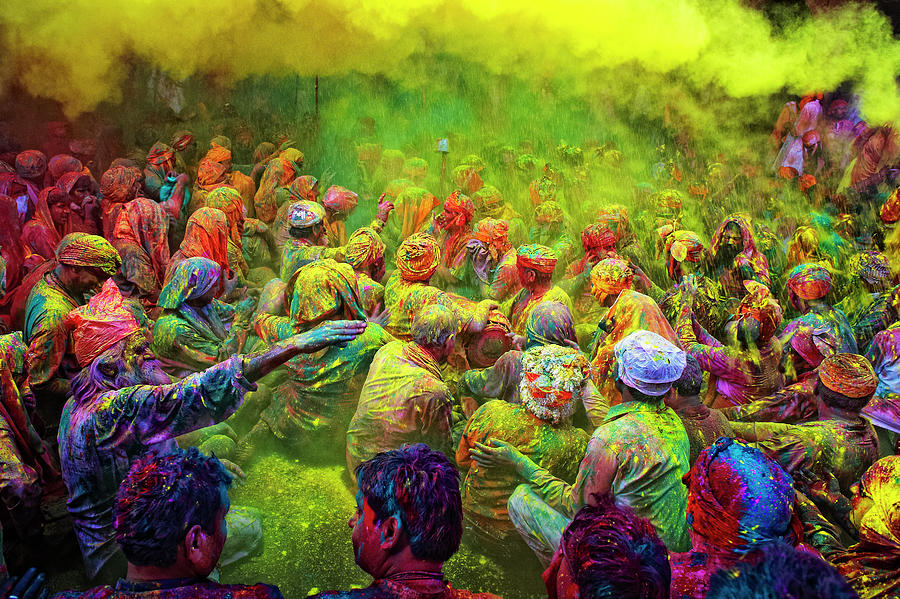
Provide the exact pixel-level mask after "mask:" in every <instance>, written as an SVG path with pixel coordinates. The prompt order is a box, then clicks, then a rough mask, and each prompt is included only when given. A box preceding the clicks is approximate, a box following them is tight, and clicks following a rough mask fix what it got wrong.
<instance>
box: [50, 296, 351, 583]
mask: <svg viewBox="0 0 900 599" xmlns="http://www.w3.org/2000/svg"><path fill="white" fill-rule="evenodd" d="M66 324H67V326H68V327H69V328H70V330H71V331H72V336H73V339H74V348H75V355H76V356H77V358H78V362H79V364H81V366H82V370H81V372H79V373H78V374H77V375H75V377H74V378H73V379H72V396H71V398H70V399H69V401H68V402H67V403H66V406H65V408H64V409H63V414H62V420H61V422H60V427H59V431H60V432H59V453H60V458H61V464H62V476H63V481H64V482H65V484H66V488H67V490H68V492H69V499H68V509H69V514H70V515H71V517H72V520H73V527H74V529H75V535H76V537H77V538H78V543H79V546H80V547H81V553H82V556H83V557H84V562H85V566H86V568H87V573H88V576H89V577H90V578H92V579H93V578H97V577H98V575H99V576H102V577H103V579H104V580H107V579H114V577H116V576H118V575H119V574H120V572H119V568H120V567H124V560H123V559H121V554H120V553H119V552H118V550H117V549H116V546H115V543H114V540H113V538H114V534H113V514H112V506H113V500H114V497H115V494H116V490H117V489H118V488H119V483H120V482H121V481H122V479H123V478H124V477H125V474H126V473H127V472H128V469H129V468H130V467H131V464H132V462H133V461H134V460H136V459H137V458H139V457H141V456H143V455H144V454H145V453H147V452H148V451H150V450H151V449H158V450H160V451H165V450H171V449H173V448H174V447H176V445H175V437H177V436H179V435H183V434H185V433H189V432H191V431H194V430H197V429H199V428H203V427H205V426H210V425H212V424H215V423H217V422H221V421H222V420H224V419H225V418H227V417H228V416H230V415H231V414H232V413H234V411H235V410H237V408H238V407H239V406H240V405H241V402H242V401H243V398H244V394H245V393H246V392H247V391H253V390H255V389H256V385H255V384H254V383H255V381H257V380H259V379H260V378H262V377H263V376H265V375H266V374H268V373H269V372H271V371H272V370H273V369H274V368H276V367H277V366H280V365H281V364H284V363H285V362H286V361H287V360H289V359H291V358H293V357H294V356H297V355H298V354H301V353H313V352H316V351H318V350H320V349H323V348H325V347H328V346H330V345H334V344H339V343H346V342H349V341H352V340H353V339H355V338H356V337H357V336H358V335H359V334H360V333H362V332H363V331H364V330H365V323H364V322H361V321H360V322H353V323H349V322H329V323H326V324H323V325H322V326H320V327H318V328H317V329H314V330H311V331H307V332H305V333H302V334H300V335H295V336H293V337H291V338H289V339H286V340H284V341H281V342H279V343H276V344H273V345H272V346H271V347H270V348H269V349H268V350H266V351H263V352H259V353H256V354H251V355H247V356H243V355H234V356H232V357H231V358H230V359H228V360H226V361H225V362H222V363H220V364H217V365H215V366H213V367H211V368H208V369H207V370H204V371H203V372H198V373H196V374H193V375H191V376H189V377H187V378H185V379H183V380H181V381H179V382H177V383H174V384H172V383H170V380H169V377H168V376H167V375H166V373H165V372H164V371H163V370H162V367H161V366H160V363H159V362H158V361H157V360H156V358H155V357H154V356H153V354H152V353H151V352H150V350H149V346H150V344H149V341H148V340H147V338H146V335H145V333H144V331H143V330H142V329H141V328H140V327H139V326H138V324H137V322H136V321H135V319H134V317H133V316H132V315H131V313H130V312H128V311H127V310H126V309H125V308H124V306H123V300H122V296H121V295H120V294H119V292H118V289H117V288H116V286H115V284H114V283H113V282H112V281H111V280H110V281H107V282H106V284H105V285H104V287H103V291H101V292H100V293H98V294H97V295H95V296H94V297H93V298H91V301H90V302H89V303H88V304H87V305H86V306H85V307H82V308H80V309H78V310H75V311H73V313H72V314H71V315H70V316H69V317H68V318H67V323H66ZM101 571H102V572H101Z"/></svg>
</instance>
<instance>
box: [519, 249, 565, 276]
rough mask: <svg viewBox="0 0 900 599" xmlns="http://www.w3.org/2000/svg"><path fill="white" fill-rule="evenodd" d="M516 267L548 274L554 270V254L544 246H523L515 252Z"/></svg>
mask: <svg viewBox="0 0 900 599" xmlns="http://www.w3.org/2000/svg"><path fill="white" fill-rule="evenodd" d="M516 266H518V267H519V268H530V269H531V270H536V271H538V272H542V273H544V274H550V273H552V272H553V269H554V268H556V254H554V253H553V250H551V249H550V248H548V247H547V246H545V245H538V244H536V243H533V244H531V245H523V246H522V247H520V248H519V249H518V251H517V252H516Z"/></svg>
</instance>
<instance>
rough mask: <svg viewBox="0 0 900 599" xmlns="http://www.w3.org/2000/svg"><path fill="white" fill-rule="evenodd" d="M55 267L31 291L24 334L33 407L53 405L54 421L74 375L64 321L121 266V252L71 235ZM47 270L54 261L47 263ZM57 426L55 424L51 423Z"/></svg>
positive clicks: (86, 237)
mask: <svg viewBox="0 0 900 599" xmlns="http://www.w3.org/2000/svg"><path fill="white" fill-rule="evenodd" d="M56 261H57V262H58V263H59V265H58V266H57V267H56V268H54V269H53V270H50V271H48V272H47V273H46V274H45V275H44V276H43V277H41V279H40V280H39V281H38V282H37V284H36V285H35V286H34V289H32V290H31V294H30V295H29V296H28V301H27V302H26V309H25V326H24V328H23V329H22V332H23V337H24V341H25V345H27V346H28V351H27V352H26V353H25V363H26V366H27V370H28V386H29V387H30V388H31V391H32V392H33V393H34V395H35V397H36V399H37V404H38V405H44V406H47V405H48V403H49V404H52V405H53V406H54V408H55V410H53V411H55V413H53V414H51V413H49V411H48V413H47V414H46V415H47V417H48V418H49V417H51V416H53V417H58V416H59V410H60V409H61V407H62V405H63V403H65V397H66V393H68V391H69V380H70V379H71V378H72V376H73V375H74V374H75V373H77V372H78V370H79V368H78V363H77V361H76V360H75V356H74V353H73V351H72V348H71V347H70V346H69V336H68V334H67V333H66V329H65V326H64V325H63V319H64V318H65V316H66V314H68V313H69V312H71V311H72V310H74V309H75V308H77V307H78V306H81V305H84V304H85V303H86V302H87V299H86V298H85V296H86V295H87V294H88V292H90V291H93V290H94V289H96V288H97V287H99V285H100V284H101V283H102V282H103V281H105V280H106V279H108V278H109V277H111V276H113V275H114V274H116V272H118V270H119V266H120V265H121V263H122V260H121V258H120V257H119V252H117V251H116V249H115V248H114V247H113V246H112V245H111V244H110V243H109V242H108V241H107V240H105V239H103V238H102V237H98V236H96V235H86V234H84V233H72V234H70V235H66V236H65V237H63V239H62V241H60V242H59V246H57V248H56ZM47 264H48V265H51V264H52V262H49V263H47ZM51 422H55V420H51Z"/></svg>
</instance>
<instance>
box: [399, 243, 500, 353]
mask: <svg viewBox="0 0 900 599" xmlns="http://www.w3.org/2000/svg"><path fill="white" fill-rule="evenodd" d="M440 263H441V250H440V247H439V246H438V244H437V241H436V240H435V239H434V237H432V236H431V235H428V234H427V233H415V234H413V235H410V236H409V237H407V238H406V239H404V240H403V243H401V244H400V247H399V248H398V249H397V256H396V264H397V270H396V271H395V272H394V274H393V275H391V277H390V278H389V279H388V282H387V284H386V285H385V288H384V307H385V308H386V309H387V310H388V311H389V313H390V316H389V318H388V323H387V325H385V327H384V328H385V329H387V331H388V332H389V333H390V334H391V335H393V336H394V337H396V338H397V339H402V340H403V341H409V339H410V325H412V322H413V319H414V318H415V317H416V315H417V314H418V313H419V312H421V311H422V309H423V308H424V307H425V306H428V305H433V304H439V305H441V306H444V307H445V308H448V309H450V310H451V311H453V312H454V314H455V315H456V318H457V319H458V320H459V324H460V332H465V333H479V332H481V331H482V330H484V327H485V325H486V324H487V321H488V316H489V313H490V311H491V310H492V309H494V308H495V307H496V306H497V304H496V303H495V302H493V301H492V300H484V301H481V302H478V303H476V302H473V301H471V300H467V299H466V298H464V297H462V296H460V295H456V294H453V293H448V292H446V291H444V290H442V289H439V288H438V287H435V286H433V285H431V284H430V282H431V277H432V276H433V275H434V273H435V272H436V271H437V268H438V265H439V264H440Z"/></svg>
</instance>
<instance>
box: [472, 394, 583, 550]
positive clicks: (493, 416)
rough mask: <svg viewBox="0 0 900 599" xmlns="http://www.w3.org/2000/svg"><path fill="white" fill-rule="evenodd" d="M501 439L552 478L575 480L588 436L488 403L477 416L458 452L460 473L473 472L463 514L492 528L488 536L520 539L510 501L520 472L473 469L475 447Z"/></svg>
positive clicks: (498, 403) (567, 426)
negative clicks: (510, 511)
mask: <svg viewBox="0 0 900 599" xmlns="http://www.w3.org/2000/svg"><path fill="white" fill-rule="evenodd" d="M489 439H499V440H501V441H506V442H508V443H512V444H513V445H515V446H516V447H517V448H518V450H519V451H521V452H522V453H523V454H524V455H526V456H527V457H529V458H530V459H531V460H532V461H534V462H535V463H537V464H538V465H540V466H541V467H542V468H545V469H547V470H548V471H549V472H550V473H551V474H552V475H553V476H556V477H558V478H560V479H563V480H565V481H569V482H571V481H574V480H575V476H576V474H577V473H578V463H579V461H580V460H581V458H582V456H584V450H585V447H586V446H587V440H588V434H587V433H586V432H585V431H583V430H581V429H579V428H575V427H573V426H572V424H571V422H564V423H560V424H557V425H554V424H551V423H549V422H546V421H544V420H541V419H540V418H538V417H537V416H534V415H533V414H531V413H530V412H529V411H528V410H526V409H525V407H524V406H522V405H514V404H510V403H507V402H505V401H502V400H494V401H489V402H487V403H486V404H484V405H483V406H481V407H480V408H478V410H476V411H475V413H474V414H472V417H471V418H470V419H469V422H468V424H466V429H465V431H464V432H463V436H462V439H461V440H460V443H459V449H458V450H457V452H456V461H457V463H458V464H459V465H460V467H461V468H468V469H469V470H468V473H467V474H466V476H465V481H464V485H463V510H465V511H466V512H467V513H468V514H470V515H474V516H476V522H477V523H479V524H483V525H487V527H489V529H490V530H488V531H485V532H489V533H496V534H498V535H500V536H505V535H507V534H515V529H514V528H513V526H512V523H511V522H510V521H509V514H508V513H507V511H506V502H507V500H508V499H509V496H510V495H512V492H513V491H515V489H516V486H517V485H518V484H519V483H520V482H521V481H520V480H519V477H518V476H517V475H516V474H515V472H512V471H508V470H504V469H499V468H494V469H487V470H484V469H481V468H479V467H477V466H476V465H474V464H473V462H472V457H471V455H470V454H469V450H470V449H471V448H472V447H474V445H475V443H486V442H487V441H488V440H489Z"/></svg>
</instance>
